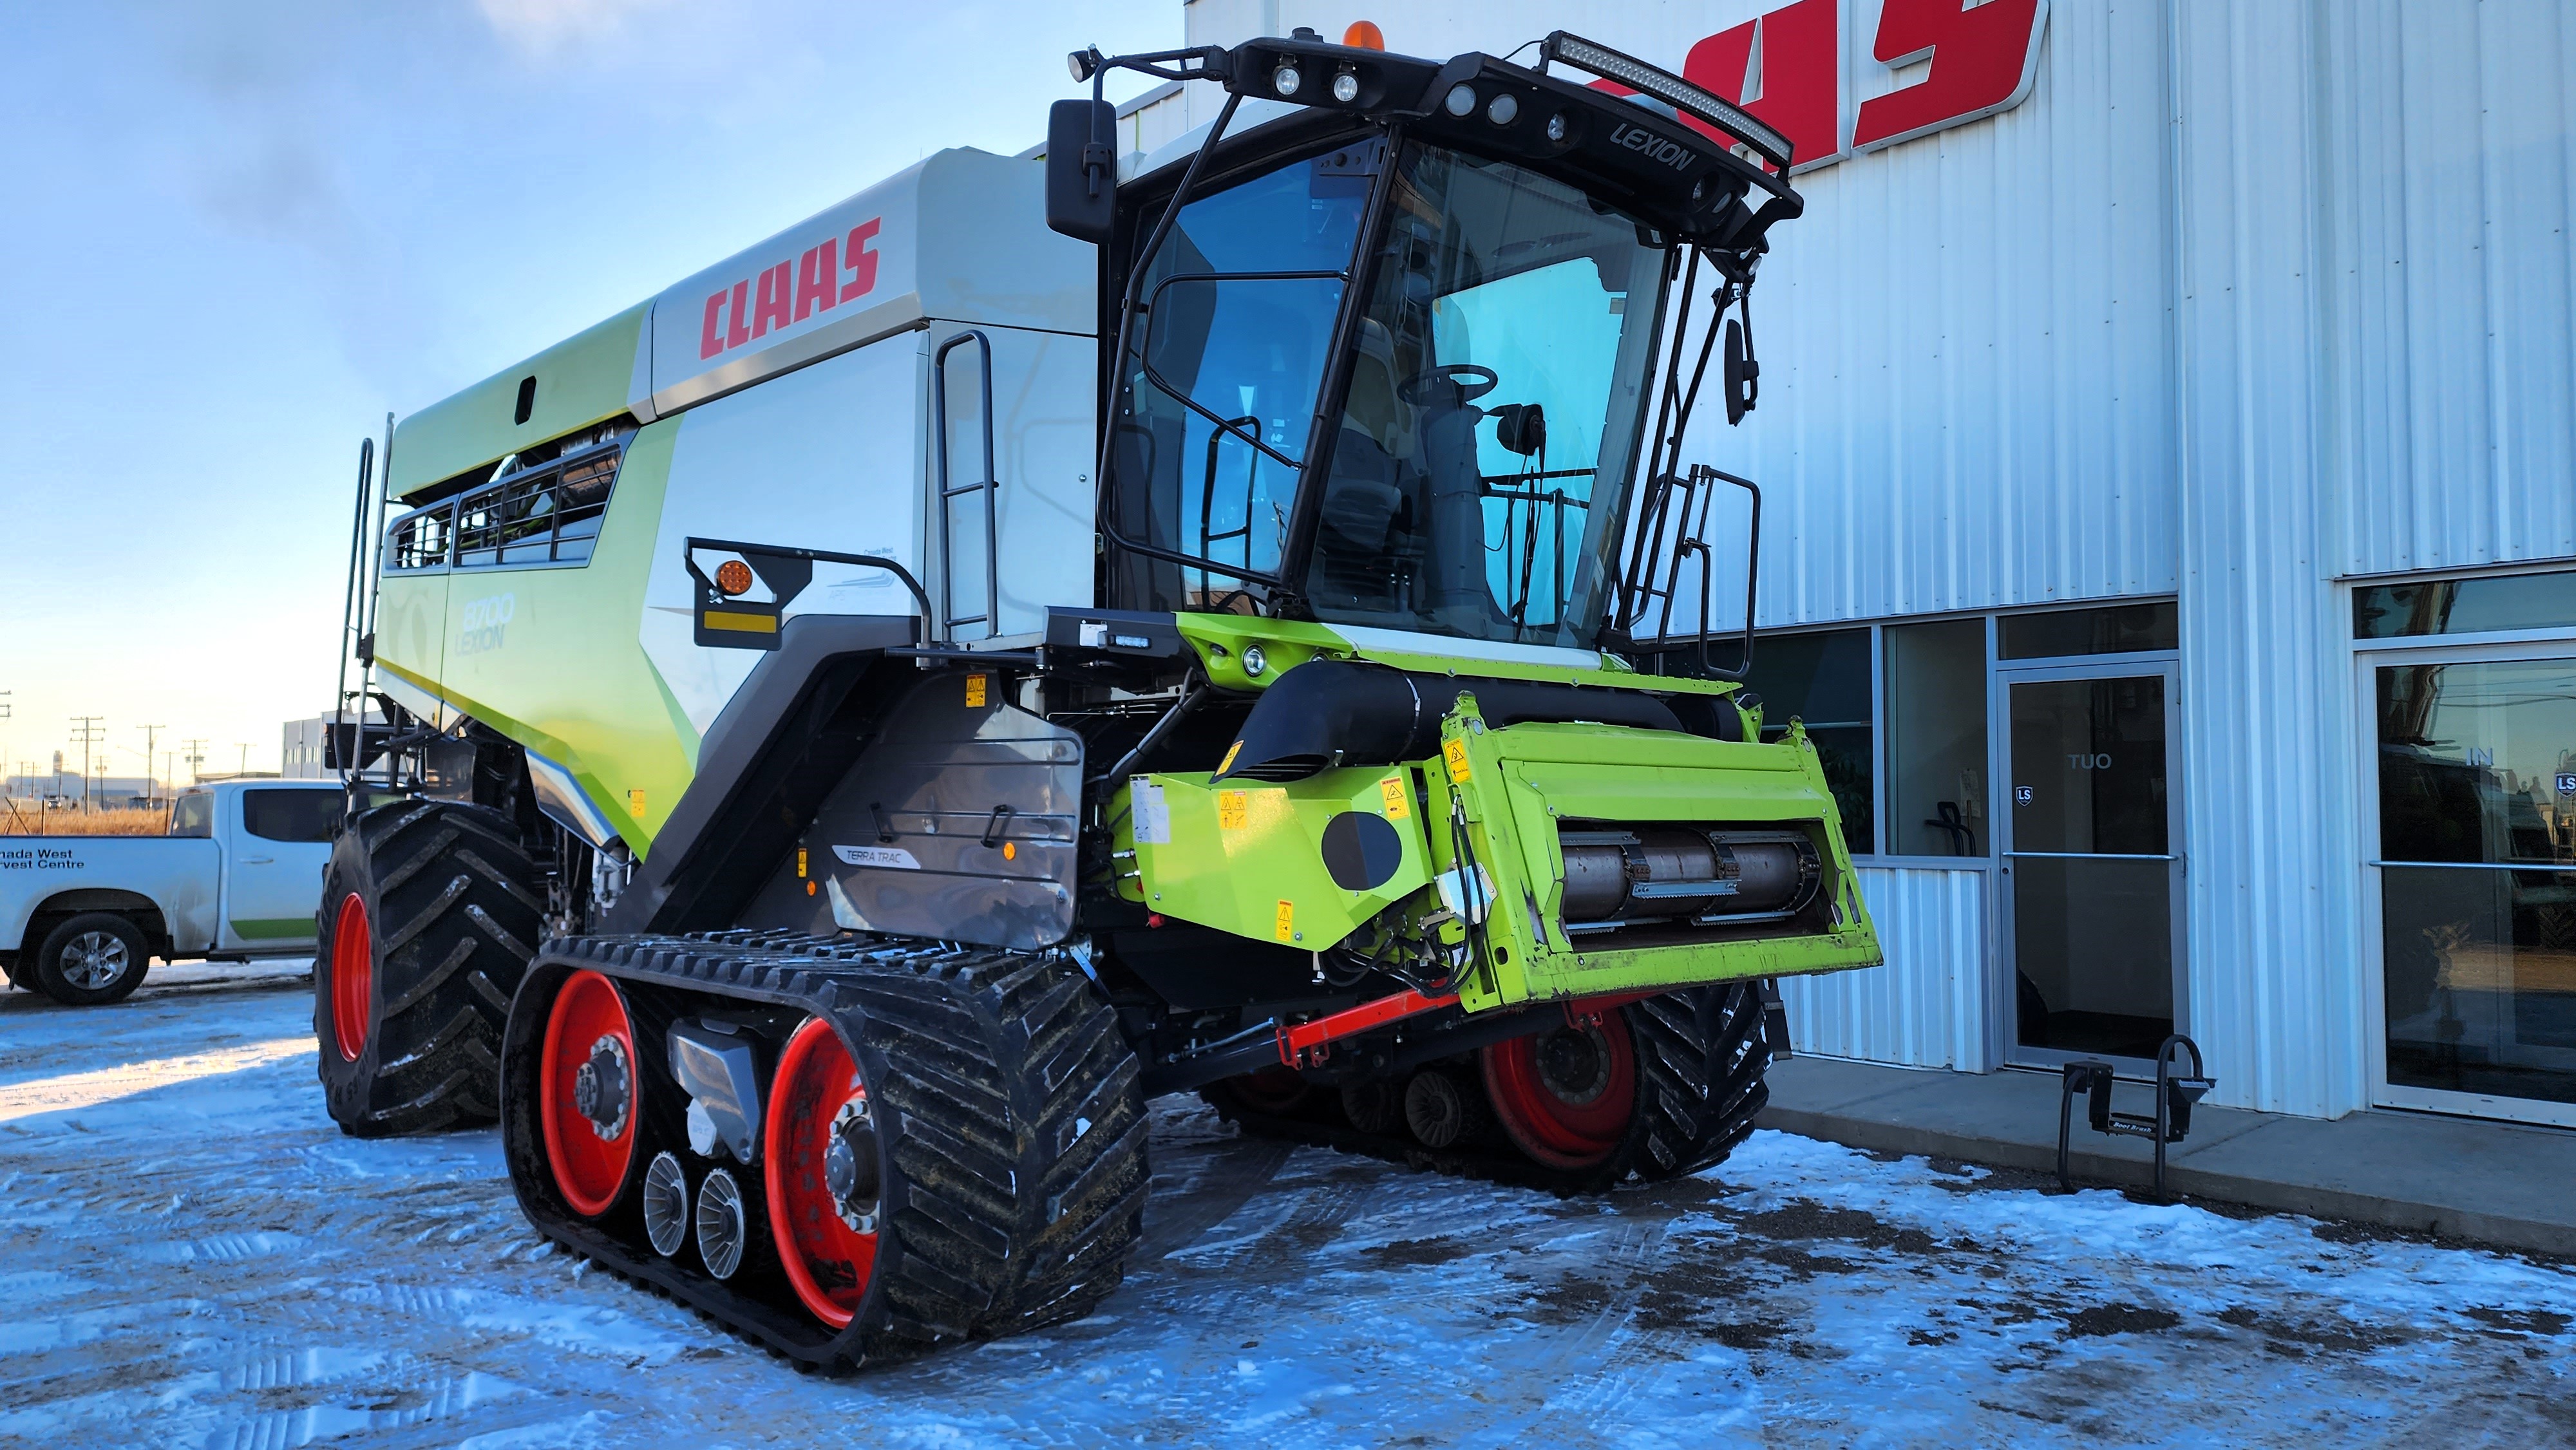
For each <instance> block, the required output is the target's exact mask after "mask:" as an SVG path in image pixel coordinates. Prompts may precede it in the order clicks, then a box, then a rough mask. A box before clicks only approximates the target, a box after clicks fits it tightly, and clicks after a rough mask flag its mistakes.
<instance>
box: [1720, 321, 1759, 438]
mask: <svg viewBox="0 0 2576 1450" xmlns="http://www.w3.org/2000/svg"><path fill="white" fill-rule="evenodd" d="M1761 397H1762V364H1760V363H1758V362H1755V361H1754V360H1753V355H1752V353H1751V351H1750V350H1749V349H1747V348H1746V347H1745V345H1744V326H1743V324H1741V323H1739V322H1737V321H1736V320H1735V319H1734V318H1732V317H1730V318H1728V319H1727V320H1726V421H1727V422H1728V423H1729V424H1730V425H1732V424H1736V423H1741V422H1743V421H1744V415H1745V414H1747V413H1750V412H1752V411H1753V405H1754V404H1755V403H1756V402H1757V401H1759V400H1760V399H1761Z"/></svg>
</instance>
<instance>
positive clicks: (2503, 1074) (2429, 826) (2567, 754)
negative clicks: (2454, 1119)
mask: <svg viewBox="0 0 2576 1450" xmlns="http://www.w3.org/2000/svg"><path fill="white" fill-rule="evenodd" d="M2532 653H2533V652H2532V651H2531V649H2530V648H2529V647H2528V646H2523V647H2520V648H2513V647H2506V648H2502V649H2496V648H2491V649H2486V650H2478V651H2458V652H2453V651H2449V650H2439V651H2422V650H2418V651H2410V652H2409V653H2408V654H2407V655H2406V656H2404V657H2403V658H2402V660H2400V659H2396V658H2391V657H2385V656H2383V657H2382V658H2383V660H2386V661H2387V662H2384V663H2374V664H2372V665H2371V667H2370V689H2371V701H2370V705H2371V713H2372V715H2373V717H2374V720H2375V724H2376V729H2375V732H2374V733H2375V735H2376V737H2377V738H2376V741H2375V744H2376V745H2377V747H2378V749H2377V757H2378V760H2377V776H2378V781H2377V787H2378V788H2377V790H2376V791H2375V792H2374V794H2375V796H2376V798H2377V799H2376V804H2377V807H2378V816H2379V820H2378V827H2379V831H2378V841H2377V846H2378V849H2377V851H2376V852H2375V853H2374V856H2375V859H2373V860H2372V861H2371V867H2372V871H2371V876H2372V880H2373V884H2374V885H2375V887H2376V894H2377V896H2378V898H2379V899H2378V903H2377V905H2378V913H2377V915H2378V921H2377V923H2376V925H2377V927H2378V929H2379V947H2380V963H2379V965H2380V979H2381V989H2382V992H2383V994H2384V995H2383V997H2382V1001H2381V1004H2380V1005H2381V1012H2380V1029H2381V1036H2380V1044H2379V1047H2380V1052H2379V1057H2380V1070H2381V1083H2380V1094H2379V1095H2380V1100H2381V1101H2382V1102H2385V1103H2388V1104H2390V1105H2392V1106H2398V1107H2419V1108H2436V1109H2441V1110H2444V1111H2451V1112H2461V1111H2466V1112H2476V1113H2493V1114H2498V1115H2501V1116H2507V1117H2518V1118H2528V1119H2535V1120H2538V1121H2543V1122H2558V1123H2568V1124H2576V659H2567V658H2533V657H2531V656H2532ZM2516 656H2519V657H2516Z"/></svg>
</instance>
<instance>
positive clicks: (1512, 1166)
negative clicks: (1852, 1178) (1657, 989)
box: [1205, 982, 1771, 1196]
mask: <svg viewBox="0 0 2576 1450" xmlns="http://www.w3.org/2000/svg"><path fill="white" fill-rule="evenodd" d="M1762 1006H1763V1004H1762V993H1761V989H1760V988H1759V987H1758V986H1756V985H1755V984H1754V983H1751V982H1740V983H1728V984H1724V985H1720V986H1713V987H1697V988H1692V989H1690V990H1687V991H1681V992H1668V993H1666V994H1664V995H1662V996H1659V997H1649V998H1647V999H1645V1000H1644V1001H1641V1002H1632V1003H1630V1004H1628V1005H1627V1006H1625V1007H1622V1008H1620V1009H1619V1010H1620V1011H1621V1012H1623V1013H1625V1014H1626V1017H1627V1022H1628V1036H1629V1040H1630V1042H1631V1044H1632V1045H1633V1046H1634V1048H1635V1049H1636V1055H1637V1068H1638V1084H1637V1093H1638V1104H1637V1114H1636V1116H1635V1117H1634V1118H1632V1119H1631V1120H1630V1122H1629V1127H1628V1133H1627V1136H1626V1138H1625V1139H1623V1140H1622V1141H1621V1143H1620V1145H1619V1148H1618V1150H1617V1151H1616V1152H1615V1153H1613V1154H1612V1155H1611V1157H1610V1160H1609V1161H1608V1162H1606V1163H1604V1164H1602V1165H1600V1166H1599V1167H1595V1168H1585V1169H1574V1170H1565V1169H1556V1168H1549V1167H1546V1166H1545V1165H1542V1164H1538V1163H1533V1162H1531V1161H1530V1160H1529V1159H1528V1158H1527V1157H1526V1156H1524V1155H1523V1154H1521V1153H1520V1152H1519V1151H1518V1150H1516V1149H1514V1148H1513V1147H1512V1146H1511V1144H1510V1143H1509V1141H1508V1140H1507V1139H1505V1138H1504V1137H1503V1136H1502V1134H1501V1133H1500V1131H1499V1130H1496V1131H1491V1132H1488V1133H1486V1134H1485V1135H1484V1136H1483V1139H1482V1140H1481V1141H1477V1142H1471V1143H1464V1144H1460V1145H1457V1146H1454V1147H1451V1148H1446V1149H1432V1148H1425V1147H1423V1146H1422V1145H1421V1144H1420V1143H1418V1142H1416V1141H1415V1140H1414V1139H1413V1138H1411V1137H1410V1136H1408V1135H1407V1134H1406V1133H1405V1132H1404V1131H1403V1130H1402V1129H1401V1128H1398V1129H1397V1130H1395V1131H1394V1132H1391V1133H1365V1132H1362V1131H1360V1130H1359V1129H1358V1128H1355V1127H1353V1126H1351V1124H1350V1123H1349V1121H1348V1120H1347V1119H1345V1118H1344V1117H1343V1116H1342V1114H1341V1110H1340V1108H1339V1107H1338V1105H1337V1104H1335V1103H1334V1101H1333V1094H1332V1093H1331V1092H1330V1091H1329V1090H1319V1091H1317V1092H1316V1093H1315V1094H1314V1095H1313V1096H1312V1097H1311V1098H1309V1099H1308V1101H1307V1103H1306V1104H1305V1105H1302V1106H1300V1107H1299V1108H1297V1109H1295V1110H1294V1111H1292V1112H1289V1113H1263V1112H1256V1111H1253V1110H1251V1109H1248V1108H1246V1107H1244V1106H1243V1105H1242V1104H1241V1103H1240V1102H1238V1101H1237V1100H1236V1099H1235V1098H1233V1097H1232V1096H1231V1095H1230V1094H1228V1093H1226V1092H1225V1091H1224V1090H1223V1085H1222V1084H1220V1085H1219V1086H1218V1088H1217V1090H1215V1091H1211V1092H1209V1093H1207V1094H1205V1097H1206V1100H1207V1102H1208V1105H1209V1106H1210V1107H1213V1108H1215V1109H1216V1111H1217V1114H1218V1116H1219V1117H1221V1118H1223V1119H1224V1120H1226V1121H1227V1122H1230V1123H1233V1124H1234V1125H1235V1126H1236V1127H1238V1128H1240V1129H1241V1130H1242V1131H1244V1132H1245V1133H1247V1134H1249V1135H1252V1136H1255V1137H1263V1138H1279V1139H1285V1140H1288V1141H1291V1142H1298V1143H1307V1144H1311V1145H1313V1146H1316V1147H1320V1148H1334V1149H1338V1150H1340V1151H1342V1152H1346V1153H1360V1154H1365V1155H1367V1156H1369V1157H1373V1158H1383V1159H1385V1160H1387V1161H1389V1162H1394V1163H1402V1164H1405V1165H1407V1166H1409V1167H1412V1168H1415V1169H1418V1170H1421V1171H1424V1172H1431V1173H1445V1174H1448V1175H1450V1176H1452V1177H1458V1178H1476V1179H1483V1180H1485V1181H1488V1182H1494V1183H1504V1184H1510V1185H1513V1186H1515V1187H1522V1188H1537V1189H1543V1190H1545V1191H1547V1192H1550V1193H1556V1194H1560V1195H1569V1196H1570V1195H1574V1194H1584V1193H1600V1192H1605V1191H1607V1190H1609V1189H1610V1188H1613V1187H1615V1186H1617V1185H1618V1184H1619V1183H1621V1182H1623V1181H1625V1180H1626V1179H1628V1178H1629V1177H1631V1176H1632V1175H1633V1176H1635V1177H1637V1178H1640V1179H1643V1180H1645V1181H1647V1182H1661V1181H1664V1180H1666V1179H1672V1178H1681V1177H1686V1176H1688V1175H1690V1174H1693V1173H1697V1172H1700V1171H1701V1170H1703V1169H1706V1168H1711V1167H1714V1166H1716V1165H1717V1164H1719V1163H1722V1162H1724V1161H1726V1157H1727V1155H1728V1154H1729V1153H1732V1152H1734V1151H1735V1145H1736V1144H1738V1143H1741V1142H1743V1141H1744V1139H1745V1137H1746V1136H1747V1135H1749V1134H1750V1133H1751V1132H1752V1131H1753V1119H1754V1116H1755V1115H1756V1114H1758V1113H1760V1112H1761V1111H1762V1109H1763V1106H1764V1105H1765V1104H1767V1103H1768V1102H1769V1101H1770V1090H1769V1089H1768V1088H1767V1087H1766V1086H1765V1085H1764V1083H1763V1080H1762V1076H1763V1073H1764V1071H1765V1070H1766V1069H1767V1068H1768V1067H1769V1066H1770V1063H1771V1049H1770V1045H1769V1043H1768V1042H1767V1041H1766V1040H1765V1038H1764V1036H1763V1026H1762ZM1464 1076H1466V1078H1467V1080H1468V1081H1469V1082H1470V1083H1471V1084H1475V1076H1474V1075H1473V1074H1466V1075H1464ZM1475 1085H1476V1087H1477V1090H1479V1091H1481V1084H1475Z"/></svg>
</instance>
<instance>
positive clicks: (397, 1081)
mask: <svg viewBox="0 0 2576 1450" xmlns="http://www.w3.org/2000/svg"><path fill="white" fill-rule="evenodd" d="M544 907H545V895H544V882H543V879H542V878H541V877H540V876H539V875H538V873H537V870H536V868H535V867H534V866H533V865H531V864H530V863H529V861H528V857H527V853H526V852H525V851H523V850H521V849H520V847H519V844H518V837H517V832H516V830H515V829H514V828H513V826H512V824H511V822H510V821H509V819H508V818H507V817H505V816H503V815H502V814H500V813H499V812H498V811H494V810H491V809H489V808H487V807H483V806H477V805H469V804H466V803H464V802H462V801H439V800H410V801H401V802H397V803H395V804H392V805H386V806H379V807H377V808H376V809H374V810H371V811H368V812H366V813H365V814H363V815H361V816H358V817H357V818H356V819H354V820H352V821H350V822H349V823H348V824H347V825H346V826H345V827H344V828H342V830H341V832H340V835H339V836H338V838H337V839H336V840H334V841H333V843H332V846H331V861H330V864H329V865H328V866H327V867H325V868H324V870H323V873H322V904H321V909H320V911H319V912H318V913H317V915H316V918H315V923H314V925H315V929H316V935H317V937H318V943H317V945H318V952H317V955H316V957H315V960H314V971H313V1031H314V1035H315V1036H316V1037H317V1038H319V1039H320V1042H321V1051H320V1053H319V1058H320V1068H319V1073H320V1076H321V1079H322V1087H323V1095H324V1099H325V1102H326V1103H327V1105H328V1107H329V1109H330V1113H331V1118H332V1120H333V1121H334V1122H336V1123H338V1124H339V1125H340V1131H342V1132H344V1133H347V1134H349V1135H350V1136H352V1137H358V1138H382V1137H396V1136H400V1135H403V1134H408V1133H427V1132H435V1131H438V1130H440V1129H443V1128H453V1127H465V1126H471V1125H473V1124H477V1123H484V1122H489V1121H491V1120H492V1119H493V1118H494V1117H496V1116H498V1114H499V1102H498V1089H499V1086H500V1051H501V1029H502V1025H503V1023H504V1022H505V1021H506V1020H507V1018H508V1015H509V1010H510V995H511V993H513V992H515V991H516V990H518V985H519V979H520V977H521V976H523V975H525V973H526V971H527V963H528V958H529V957H530V955H531V954H532V953H533V952H534V950H535V948H536V945H537V940H538V934H539V932H540V930H541V927H540V920H541V917H542V915H543V912H544Z"/></svg>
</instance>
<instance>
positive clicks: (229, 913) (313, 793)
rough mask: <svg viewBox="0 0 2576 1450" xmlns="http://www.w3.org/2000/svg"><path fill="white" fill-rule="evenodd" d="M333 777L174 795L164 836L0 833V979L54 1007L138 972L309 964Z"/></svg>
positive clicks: (135, 980) (113, 987)
mask: <svg viewBox="0 0 2576 1450" xmlns="http://www.w3.org/2000/svg"><path fill="white" fill-rule="evenodd" d="M342 801H343V797H342V795H341V792H340V783H339V782H338V781H335V780H243V781H224V782H220V783H217V784H215V785H210V786H201V787H199V788H197V789H195V790H191V791H188V792H186V793H185V794H183V795H181V796H180V797H179V798H178V800H177V802H176V803H175V804H174V805H173V807H172V808H171V812H170V832H169V834H168V835H166V836H0V970H5V971H6V972H7V974H8V977H9V980H10V982H11V983H12V984H13V985H15V986H19V987H25V988H31V989H34V990H36V991H41V992H43V993H44V994H45V995H47V996H49V997H52V998H53V999H54V1000H55V1001H58V1002H61V1003H64V1004H65V1005H67V1006H88V1005H91V1004H94V1003H100V1002H114V1001H117V1000H119V999H120V998H122V997H124V996H125V995H126V994H128V993H130V992H132V991H133V990H134V989H135V988H136V987H137V986H139V985H141V984H142V981H143V972H144V968H145V966H146V965H147V964H148V963H149V962H150V960H151V959H152V958H154V957H159V958H161V959H162V960H163V961H177V960H180V959H182V958H204V959H206V960H209V961H248V960H250V959H251V958H253V957H272V956H311V955H312V954H313V913H314V910H315V908H316V907H317V906H318V905H319V904H320V902H321V899H322V867H323V865H324V864H325V863H326V862H328V861H329V860H330V858H331V834H332V832H333V831H334V830H335V829H337V828H338V826H339V823H340V815H341V811H342V810H343V808H344V807H343V804H342Z"/></svg>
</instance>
